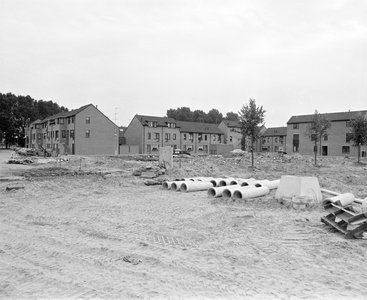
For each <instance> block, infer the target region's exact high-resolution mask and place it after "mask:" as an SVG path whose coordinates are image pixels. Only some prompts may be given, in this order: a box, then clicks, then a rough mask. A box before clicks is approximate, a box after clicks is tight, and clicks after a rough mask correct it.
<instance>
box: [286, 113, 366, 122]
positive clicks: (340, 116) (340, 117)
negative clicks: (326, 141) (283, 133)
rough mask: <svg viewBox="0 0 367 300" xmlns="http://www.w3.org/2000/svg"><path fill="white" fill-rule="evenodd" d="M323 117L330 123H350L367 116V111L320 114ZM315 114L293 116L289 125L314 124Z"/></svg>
mask: <svg viewBox="0 0 367 300" xmlns="http://www.w3.org/2000/svg"><path fill="white" fill-rule="evenodd" d="M320 115H321V116H324V117H326V118H327V119H328V120H329V121H330V122H335V121H349V120H353V119H355V118H356V116H358V115H367V110H359V111H347V112H336V113H329V114H320ZM313 116H314V114H312V115H301V116H292V117H291V118H290V119H289V121H288V122H287V124H292V123H310V122H312V118H313Z"/></svg>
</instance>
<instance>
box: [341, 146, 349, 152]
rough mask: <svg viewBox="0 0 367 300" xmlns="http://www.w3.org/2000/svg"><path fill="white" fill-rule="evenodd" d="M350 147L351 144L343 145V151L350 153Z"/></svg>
mask: <svg viewBox="0 0 367 300" xmlns="http://www.w3.org/2000/svg"><path fill="white" fill-rule="evenodd" d="M349 151H350V147H349V146H342V153H343V154H349Z"/></svg>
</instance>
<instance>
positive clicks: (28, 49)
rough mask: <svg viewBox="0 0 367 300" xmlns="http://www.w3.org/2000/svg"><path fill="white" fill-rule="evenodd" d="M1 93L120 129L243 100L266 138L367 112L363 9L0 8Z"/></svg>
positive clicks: (253, 5)
mask: <svg viewBox="0 0 367 300" xmlns="http://www.w3.org/2000/svg"><path fill="white" fill-rule="evenodd" d="M0 92H1V93H8V92H10V93H13V94H16V95H24V96H26V95H30V96H31V97H33V98H34V99H36V100H52V101H54V102H56V103H58V104H59V105H60V106H65V107H67V108H69V109H75V108H79V107H80V106H82V105H85V104H89V103H92V104H94V105H98V108H99V109H100V110H101V111H102V112H103V113H104V114H105V115H107V116H108V117H109V118H110V119H111V120H112V121H115V117H116V123H117V124H118V125H124V126H127V125H128V124H129V122H130V120H131V119H132V118H133V117H134V115H135V114H136V113H138V114H144V115H153V116H165V115H166V112H167V110H168V109H170V108H174V109H176V108H178V107H182V106H187V107H190V109H191V110H196V109H201V110H203V111H204V112H206V113H207V112H208V111H209V110H211V109H212V108H216V109H218V110H219V111H220V112H221V113H222V114H223V115H225V114H226V113H227V112H236V113H238V111H239V110H240V109H241V107H242V106H243V105H244V104H247V103H248V101H249V99H250V98H252V99H255V100H256V104H257V105H262V106H263V108H264V109H265V110H266V111H267V112H266V124H265V126H266V127H276V126H286V122H287V121H288V120H289V118H290V117H291V116H292V115H300V114H312V113H313V112H314V111H315V109H317V110H318V111H319V112H320V113H325V112H339V111H348V110H362V109H367V1H365V0H355V1H353V0H276V1H275V0H233V1H232V0H217V1H215V0H214V1H203V0H185V1H175V0H167V1H155V0H150V1H140V0H132V1H123V0H116V1H113V0H98V1H97V0H84V1H82V0H23V1H20V0H0ZM116 108H117V109H116ZM115 113H116V114H115Z"/></svg>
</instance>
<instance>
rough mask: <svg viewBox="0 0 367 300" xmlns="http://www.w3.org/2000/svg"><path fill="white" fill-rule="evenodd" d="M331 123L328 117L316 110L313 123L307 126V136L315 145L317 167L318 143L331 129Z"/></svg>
mask: <svg viewBox="0 0 367 300" xmlns="http://www.w3.org/2000/svg"><path fill="white" fill-rule="evenodd" d="M330 126H331V125H330V121H329V120H328V119H327V116H325V115H321V114H319V113H318V112H317V110H315V113H314V115H313V116H312V120H311V123H310V124H308V125H307V128H306V132H305V135H306V137H307V138H308V139H310V140H311V141H312V142H313V143H314V153H315V165H317V143H318V142H320V141H321V139H322V137H323V136H324V135H325V134H327V131H328V130H329V129H330Z"/></svg>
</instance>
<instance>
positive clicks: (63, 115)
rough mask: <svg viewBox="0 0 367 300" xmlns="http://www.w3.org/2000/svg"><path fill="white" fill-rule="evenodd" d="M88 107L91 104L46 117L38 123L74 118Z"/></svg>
mask: <svg viewBox="0 0 367 300" xmlns="http://www.w3.org/2000/svg"><path fill="white" fill-rule="evenodd" d="M90 105H93V104H87V105H84V106H81V107H79V108H77V109H73V110H71V111H63V112H61V113H58V114H55V115H52V116H49V117H46V118H44V119H43V120H41V121H39V122H40V123H44V122H47V121H49V120H53V119H57V118H66V117H70V116H75V115H76V114H78V113H80V112H81V111H82V110H84V109H85V108H87V107H88V106H90Z"/></svg>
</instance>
